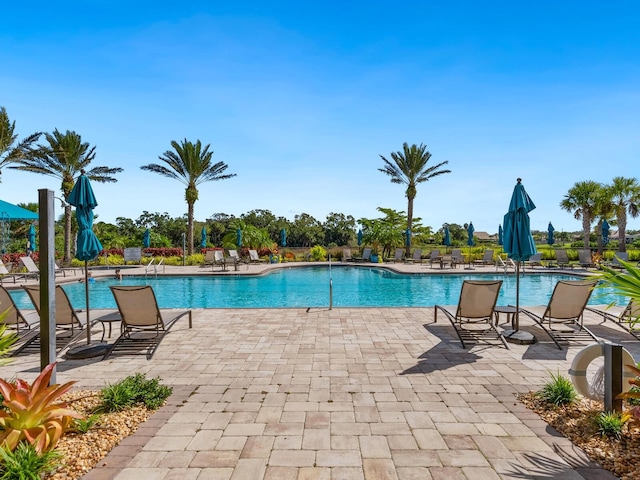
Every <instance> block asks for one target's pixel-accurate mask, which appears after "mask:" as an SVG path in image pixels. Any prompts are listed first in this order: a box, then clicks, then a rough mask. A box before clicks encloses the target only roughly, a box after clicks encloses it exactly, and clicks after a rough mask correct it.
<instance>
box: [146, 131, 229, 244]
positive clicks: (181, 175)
mask: <svg viewBox="0 0 640 480" xmlns="http://www.w3.org/2000/svg"><path fill="white" fill-rule="evenodd" d="M171 146H172V147H173V149H174V150H175V151H171V150H167V151H166V152H164V153H163V154H162V155H160V156H159V157H158V158H159V160H161V161H162V162H164V164H165V165H159V164H157V163H151V164H149V165H143V166H141V167H140V168H141V169H142V170H147V171H149V172H154V173H157V174H159V175H164V176H165V177H169V178H173V179H175V180H178V181H179V182H180V183H182V184H183V185H185V186H186V187H187V188H186V190H185V194H184V197H185V200H186V201H187V239H188V246H187V252H188V254H189V255H192V254H193V205H194V204H195V203H196V201H197V200H198V185H200V184H201V183H204V182H210V181H215V180H226V179H228V178H231V177H235V176H236V174H235V173H231V174H225V173H224V172H225V170H226V169H227V168H228V165H227V164H226V163H224V162H218V163H212V160H211V159H212V157H213V151H209V147H210V144H209V145H206V146H205V147H204V148H203V147H202V144H201V143H200V140H197V141H196V143H192V142H189V141H187V139H184V140H183V141H182V142H181V143H178V142H176V141H175V140H172V141H171Z"/></svg>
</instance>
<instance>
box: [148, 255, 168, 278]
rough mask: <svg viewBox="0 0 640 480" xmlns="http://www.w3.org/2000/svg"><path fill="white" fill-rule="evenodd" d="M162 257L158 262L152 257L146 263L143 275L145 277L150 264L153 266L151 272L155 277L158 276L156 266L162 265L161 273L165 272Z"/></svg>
mask: <svg viewBox="0 0 640 480" xmlns="http://www.w3.org/2000/svg"><path fill="white" fill-rule="evenodd" d="M163 262H164V257H163V258H161V259H160V261H159V262H158V263H156V259H155V258H152V259H151V261H150V262H149V263H148V264H147V266H146V267H145V269H144V275H145V277H147V276H148V275H149V269H150V268H151V266H153V273H154V274H155V276H156V278H158V267H159V266H160V265H162V273H164V272H165V265H164V263H163Z"/></svg>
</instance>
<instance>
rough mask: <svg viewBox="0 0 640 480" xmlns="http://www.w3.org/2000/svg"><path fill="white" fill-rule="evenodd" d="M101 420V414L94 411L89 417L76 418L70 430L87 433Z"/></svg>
mask: <svg viewBox="0 0 640 480" xmlns="http://www.w3.org/2000/svg"><path fill="white" fill-rule="evenodd" d="M98 420H100V414H98V413H94V414H93V415H90V416H89V417H87V418H76V419H74V421H73V423H72V424H71V427H70V430H72V431H74V432H78V433H87V432H88V431H89V430H91V429H92V428H93V426H94V425H95V424H96V423H97V422H98Z"/></svg>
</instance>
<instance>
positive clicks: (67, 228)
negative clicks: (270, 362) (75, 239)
mask: <svg viewBox="0 0 640 480" xmlns="http://www.w3.org/2000/svg"><path fill="white" fill-rule="evenodd" d="M62 263H63V265H65V266H68V265H70V264H71V205H65V207H64V256H63V258H62Z"/></svg>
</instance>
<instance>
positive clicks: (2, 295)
mask: <svg viewBox="0 0 640 480" xmlns="http://www.w3.org/2000/svg"><path fill="white" fill-rule="evenodd" d="M0 312H4V313H5V317H4V319H2V322H1V323H2V324H4V325H6V326H7V327H9V328H10V329H11V330H13V331H14V332H15V334H16V336H17V340H16V342H15V343H14V344H13V346H12V347H11V355H17V354H18V353H20V352H21V351H22V350H24V349H25V348H27V347H28V346H29V345H31V344H32V343H33V342H34V341H35V340H37V338H38V332H39V329H38V327H39V326H40V316H39V315H38V312H36V311H35V310H30V311H20V309H19V308H18V306H17V305H16V304H15V302H14V301H13V297H12V296H11V295H10V294H9V292H8V291H7V289H5V288H4V287H2V286H0Z"/></svg>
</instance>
